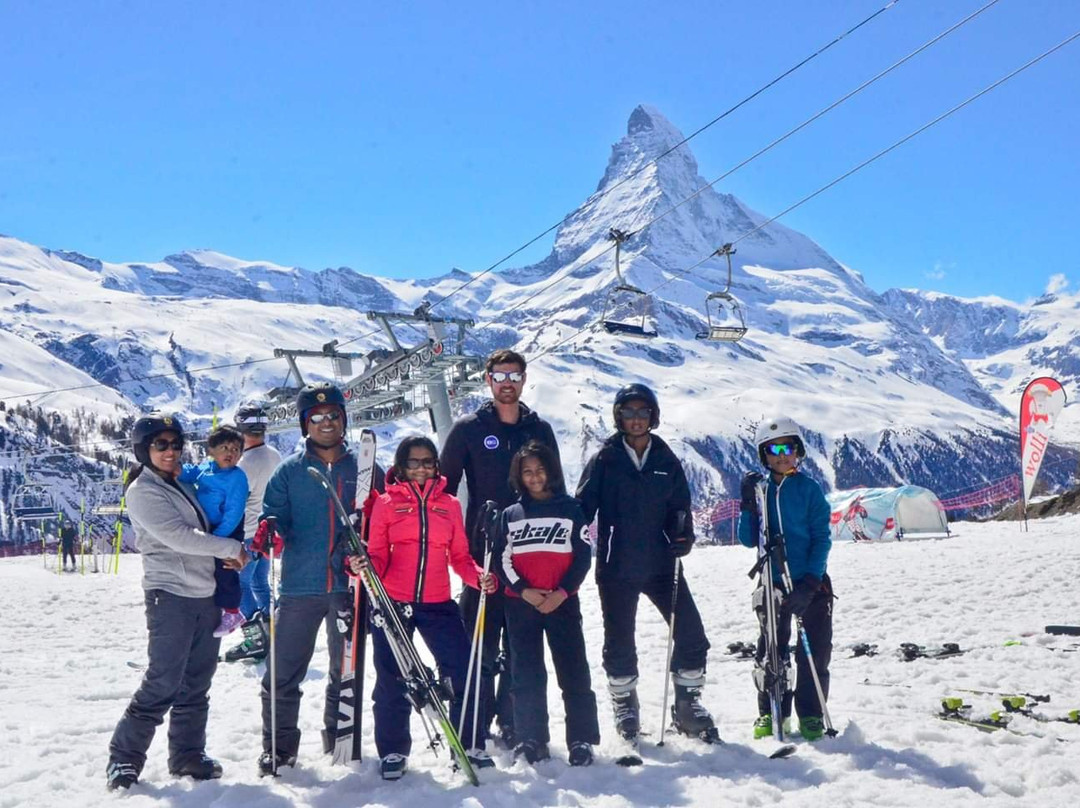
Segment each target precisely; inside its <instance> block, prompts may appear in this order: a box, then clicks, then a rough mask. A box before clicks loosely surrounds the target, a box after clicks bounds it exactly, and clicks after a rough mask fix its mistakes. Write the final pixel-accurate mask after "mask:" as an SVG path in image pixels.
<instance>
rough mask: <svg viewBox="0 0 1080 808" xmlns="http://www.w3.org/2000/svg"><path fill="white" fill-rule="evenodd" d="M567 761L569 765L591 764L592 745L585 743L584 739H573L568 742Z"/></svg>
mask: <svg viewBox="0 0 1080 808" xmlns="http://www.w3.org/2000/svg"><path fill="white" fill-rule="evenodd" d="M568 762H569V763H570V765H571V766H591V765H592V762H593V751H592V746H591V745H590V744H587V743H585V741H574V742H573V743H571V744H570V756H569V758H568Z"/></svg>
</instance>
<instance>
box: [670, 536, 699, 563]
mask: <svg viewBox="0 0 1080 808" xmlns="http://www.w3.org/2000/svg"><path fill="white" fill-rule="evenodd" d="M693 549H694V537H693V536H690V537H689V538H685V539H675V540H673V541H670V542H669V543H668V552H669V553H671V556H672V558H682V557H683V556H684V555H689V553H690V551H691V550H693Z"/></svg>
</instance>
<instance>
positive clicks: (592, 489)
mask: <svg viewBox="0 0 1080 808" xmlns="http://www.w3.org/2000/svg"><path fill="white" fill-rule="evenodd" d="M613 415H614V420H615V427H616V429H617V430H618V431H617V432H616V433H615V434H614V435H612V436H611V437H610V438H608V440H607V441H606V442H605V444H604V446H603V448H601V449H600V451H599V452H597V453H596V454H595V455H593V457H592V459H590V460H589V462H588V464H587V465H586V467H585V471H584V472H583V473H582V477H581V481H580V483H579V484H578V489H577V497H578V499H579V500H580V501H581V505H582V510H583V511H584V515H585V520H586V522H591V521H592V519H593V516H594V515H598V516H599V526H598V527H599V532H598V536H597V551H596V583H597V588H598V589H599V592H600V608H601V611H602V612H603V616H604V653H603V657H604V671H605V672H606V673H607V676H608V689H609V691H610V693H611V698H612V702H613V707H614V710H615V723H616V726H617V728H618V731H619V734H620V735H622V736H623V737H624V738H627V739H628V740H633V739H634V738H636V737H637V734H638V732H639V730H640V726H641V722H640V715H639V713H640V708H639V703H638V696H637V680H638V665H637V648H636V645H635V642H634V628H635V619H636V616H637V604H638V598H639V597H640V596H641V595H645V596H646V597H648V599H649V600H650V601H652V604H653V605H654V606H655V607H656V608H657V609H658V610H659V611H660V613H661V614H662V615H663V616H664V620H666V621H670V620H671V606H672V595H673V594H674V595H675V644H674V652H673V654H672V658H671V672H672V673H673V674H674V676H673V679H674V683H675V706H674V708H673V710H672V712H673V714H674V726H675V729H676V730H678V731H680V732H683V733H685V734H687V735H692V736H697V737H701V738H703V739H705V740H714V739H715V732H716V730H715V727H714V724H713V720H712V716H710V715H709V711H708V710H706V709H705V706H704V705H703V704H702V703H701V700H700V699H701V692H702V689H703V687H704V685H705V663H706V656H707V654H708V650H709V641H708V639H707V638H706V636H705V629H704V627H703V626H702V623H701V616H700V615H699V614H698V610H697V606H696V605H695V604H694V598H693V596H692V595H691V594H690V588H689V586H688V585H687V583H686V579H685V578H684V577H683V575H682V565H681V563H680V559H681V558H682V557H683V556H685V555H686V554H687V553H689V552H690V549H691V547H692V546H693V544H694V527H693V523H692V521H691V516H690V487H689V485H688V484H687V481H686V474H685V472H684V471H683V467H682V463H680V462H679V459H678V458H677V457H676V456H675V454H674V452H672V451H671V449H670V448H669V447H668V445H667V444H666V443H665V442H664V441H662V440H661V439H660V438H658V437H657V436H656V435H653V434H651V433H652V430H653V429H655V428H656V427H657V426H658V425H659V423H660V406H659V404H658V403H657V400H656V395H655V394H654V393H653V391H652V390H650V389H649V388H648V387H646V386H645V385H643V384H630V385H627V386H626V387H623V388H622V389H621V390H620V391H619V392H618V394H617V395H616V396H615V404H614V407H613ZM676 575H677V581H678V589H677V594H676V593H675V592H673V588H674V586H675V582H676Z"/></svg>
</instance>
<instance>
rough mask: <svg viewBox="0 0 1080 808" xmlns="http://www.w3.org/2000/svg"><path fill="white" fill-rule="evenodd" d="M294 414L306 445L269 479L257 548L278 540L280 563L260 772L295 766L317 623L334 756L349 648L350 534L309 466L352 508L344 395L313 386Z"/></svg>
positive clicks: (325, 741)
mask: <svg viewBox="0 0 1080 808" xmlns="http://www.w3.org/2000/svg"><path fill="white" fill-rule="evenodd" d="M296 412H297V414H298V415H299V418H300V431H301V433H302V434H303V435H304V437H305V438H306V439H307V440H306V441H305V443H304V446H303V448H302V449H300V450H299V451H297V452H296V453H295V454H293V455H292V456H290V457H287V458H286V459H285V460H283V461H282V462H281V465H279V466H278V467H277V469H276V470H275V471H274V473H273V474H272V475H271V476H270V482H268V483H267V485H266V494H265V496H264V497H263V512H262V519H261V520H260V522H259V528H258V530H257V531H256V534H255V539H254V541H253V543H252V544H253V549H254V550H255V551H256V552H259V553H262V554H264V555H265V554H266V553H267V552H268V548H269V545H270V544H271V543H273V545H274V547H275V552H277V553H280V554H281V561H282V564H281V566H282V571H281V594H280V597H279V599H278V607H277V623H276V626H275V631H276V638H275V642H276V654H277V660H276V665H277V681H276V683H275V689H276V693H277V710H276V713H277V761H276V762H275V761H274V760H273V759H272V751H271V749H272V746H273V744H272V738H271V711H270V671H269V668H268V669H267V672H266V675H265V676H263V680H262V722H263V731H262V743H263V754H262V756H261V757H260V758H259V764H258V769H259V774H260V775H269V774H272V773H274V772H275V771H276V770H277V769H279V768H281V767H283V766H292V765H294V764H295V763H296V755H297V752H298V750H299V748H300V726H299V716H300V697H301V691H300V685H301V683H303V681H304V677H305V676H306V675H307V670H308V665H309V664H310V662H311V657H312V654H313V653H314V652H315V640H316V636H317V635H318V632H319V624H320V623H322V624H325V626H326V642H327V649H328V651H329V655H330V665H329V669H328V674H327V680H326V701H325V703H324V707H323V727H324V729H323V733H322V748H323V751H324V752H325V753H327V754H330V753H331V752H332V751H333V748H334V737H335V733H336V730H337V714H338V699H339V696H340V692H341V659H342V653H343V646H344V636H343V635H342V633H341V632H340V631H339V630H338V624H337V613H338V612H339V611H341V612H348V611H351V609H352V602H351V601H350V600H349V593H348V584H347V579H346V573H345V551H346V549H347V547H348V540H347V538H346V529H345V527H343V526H342V525H341V524H339V523H338V520H337V519H336V518H335V516H334V513H333V510H332V509H331V506H330V503H329V500H328V499H327V497H326V491H325V490H324V489H323V487H322V486H321V485H320V484H319V483H318V482H317V481H316V480H314V479H313V478H312V476H311V475H310V474H309V473H308V471H307V469H308V467H314V468H317V469H319V471H321V472H322V473H323V474H324V475H326V476H327V477H329V478H330V481H331V482H332V483H333V485H334V487H335V489H337V492H338V495H339V496H340V498H341V501H342V503H343V504H344V505H345V507H346V508H347V509H348V510H349V511H352V510H354V509H355V500H356V476H357V460H356V456H355V455H353V454H352V452H350V451H349V450H348V449H347V447H346V446H345V427H346V415H345V396H344V394H343V393H342V392H341V390H340V389H338V388H337V387H335V386H334V385H332V384H329V383H326V382H323V383H319V384H308V385H305V386H304V387H303V388H302V389H301V390H300V393H299V395H297V397H296ZM378 485H379V481H378V478H376V487H377V486H378ZM275 764H276V765H275Z"/></svg>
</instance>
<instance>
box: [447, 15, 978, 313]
mask: <svg viewBox="0 0 1080 808" xmlns="http://www.w3.org/2000/svg"><path fill="white" fill-rule="evenodd" d="M998 2H1000V0H990V1H989V2H988V3H986V4H985V5H984V6H982V7H981V8H978V9H976V10H975V11H973V12H972V13H971V14H969V15H968V16H967V17H964V18H963V19H962V20H960V21H959V22H956V23H954V24H953V25H951V26H950V27H949V28H947V29H945V30H944V31H942V32H941V33H939V34H938V35H937V36H935V37H933V38H931V39H929V40H927V41H926V42H924V43H923V44H922V45H920V46H919V47H918V48H916V49H915V50H913V51H911V52H910V53H908V54H907V55H906V56H904V57H902V58H901V59H899V60H898V61H896V62H894V63H893V64H892V65H890V66H889V67H886V68H885V69H884V70H882V71H880V72H878V73H877V74H876V75H875V76H873V77H872V78H869V79H867V80H866V81H864V82H863V83H862V84H860V85H859V86H858V87H856V88H855V89H853V90H851V91H850V92H848V93H846V94H845V95H843V96H841V97H840V98H839V99H837V100H836V101H834V102H833V103H831V104H829V105H828V106H826V107H824V108H823V109H821V110H820V111H818V112H817V113H815V114H814V115H812V116H811V117H809V118H807V119H806V120H805V121H803V122H802V123H800V124H799V125H798V126H796V127H794V128H793V129H790V130H789V131H788V132H786V133H785V134H783V135H781V136H780V137H778V138H776V139H775V140H773V141H772V142H771V143H769V144H768V145H766V146H764V147H762V148H761V149H759V150H758V151H756V152H754V154H752V155H750V156H749V157H747V158H746V159H744V160H743V161H742V162H740V163H738V164H736V165H735V166H733V167H732V168H730V169H728V170H727V171H725V172H724V173H723V174H721V175H720V176H719V177H717V178H716V179H714V180H712V181H711V182H708V183H706V184H705V185H703V186H701V187H700V188H698V189H697V190H696V191H694V192H692V193H691V194H690V195H689V196H687V197H686V198H684V199H682V200H681V201H679V202H677V203H675V204H674V205H672V206H671V207H670V208H668V209H667V210H665V211H664V212H663V213H660V214H659V215H657V216H655V217H653V218H652V219H650V220H649V221H647V222H645V223H644V224H643V225H641V226H640V227H638V228H635V229H634V230H633V231H628V232H627V235H628V236H636V235H638V234H639V233H641V232H642V231H643V230H645V229H646V228H648V227H650V226H651V225H653V224H656V222H658V221H660V220H661V219H663V218H664V217H665V216H668V215H669V214H671V213H674V212H675V211H676V210H678V209H679V208H681V207H682V206H683V205H685V204H687V203H688V202H691V201H693V200H694V199H696V198H697V197H698V196H700V195H701V194H702V193H704V192H705V191H706V190H707V189H709V188H712V187H714V186H715V185H716V184H717V183H719V182H721V181H722V180H725V179H727V178H728V177H730V176H731V175H732V174H734V173H735V172H736V171H739V170H740V169H742V168H745V167H746V166H747V165H749V164H750V163H752V162H753V161H754V160H756V159H757V158H759V157H761V156H763V155H764V154H766V153H767V152H769V151H771V150H772V149H774V148H775V147H776V146H779V145H780V144H781V143H783V142H784V141H786V140H787V139H788V138H790V137H792V136H793V135H795V134H797V133H798V132H800V131H801V130H803V129H805V128H806V127H807V126H809V125H810V124H812V123H813V122H814V121H816V120H818V119H820V118H822V117H823V116H825V115H826V114H828V113H829V112H831V111H832V110H834V109H836V108H837V107H838V106H840V105H841V104H843V103H845V102H846V101H848V100H850V99H851V98H853V97H854V96H856V95H858V94H859V93H861V92H862V91H863V90H865V89H867V88H868V87H870V86H871V85H873V84H875V83H876V82H878V81H879V80H881V79H883V78H884V77H885V76H887V75H888V74H889V73H891V72H893V71H894V70H896V69H897V68H899V67H900V66H901V65H903V64H905V63H907V62H909V61H910V60H911V59H913V58H914V57H915V56H917V55H919V54H920V53H922V52H923V51H925V50H926V49H928V48H930V47H933V46H934V45H935V44H937V43H938V42H940V41H941V40H942V39H944V38H945V37H947V36H948V35H949V34H951V33H953V32H954V31H956V30H957V29H958V28H960V27H962V26H964V25H966V24H967V23H969V22H971V21H972V20H973V19H975V18H976V17H978V16H979V15H980V14H982V13H983V12H984V11H987V10H988V9H990V8H991V7H992V6H994V5H996V4H997V3H998ZM885 8H888V6H886V7H885ZM885 8H882V9H880V10H879V11H878V12H877V14H880V13H881V12H882V11H884V10H885ZM875 16H876V15H875ZM870 19H872V17H871V18H867V20H864V21H863V23H861V24H865V23H866V22H869V20H870ZM861 24H860V25H861ZM857 27H859V26H856V28H857ZM852 30H855V29H852ZM848 33H850V31H849V32H848ZM836 41H839V40H836ZM789 72H790V71H789ZM785 75H786V74H785ZM781 78H782V77H781ZM778 80H779V79H776V80H774V82H773V83H775V81H778ZM763 89H764V88H763ZM759 92H760V91H759ZM751 97H753V96H751ZM746 100H749V98H747V99H746ZM741 103H745V101H744V102H740V104H741ZM737 106H738V105H737ZM737 106H736V107H732V110H730V111H734V110H735V109H736V108H737ZM726 115H727V113H724V115H722V116H720V118H723V117H725V116H726ZM720 118H717V119H716V120H717V121H718V120H720ZM714 122H715V121H714ZM709 125H711V124H709ZM705 128H707V127H703V128H702V129H699V130H698V131H697V132H695V133H694V134H693V135H691V136H690V137H693V136H694V135H696V134H698V133H700V132H701V131H704V129H705ZM689 139H690V138H689V137H688V138H684V139H683V140H682V141H680V143H679V144H677V145H676V146H673V147H671V149H669V150H668V151H666V152H664V153H663V154H662V155H660V157H663V156H665V155H667V154H670V153H671V152H672V151H674V150H675V149H676V148H678V146H681V145H682V144H684V143H686V142H687V141H688V140H689ZM659 159H660V158H659V157H657V158H656V159H655V160H653V161H651V162H649V163H646V164H644V165H642V166H640V167H639V168H637V169H635V170H634V171H633V172H631V173H630V174H628V175H627V176H626V177H624V178H623V179H622V180H620V181H619V182H618V183H616V184H615V185H613V186H612V187H611V188H609V189H606V190H605V191H604V193H607V192H608V191H611V190H614V188H616V187H618V186H619V185H621V184H622V183H624V182H626V181H628V180H629V179H631V178H632V177H634V176H636V175H637V174H638V173H639V172H640V171H641V170H642V169H644V168H645V167H647V166H650V165H653V164H654V163H655V162H656V160H659ZM548 232H550V230H549V231H548ZM610 249H613V248H612V247H609V248H608V250H610ZM608 250H605V251H604V252H602V253H600V254H599V255H597V256H595V257H594V258H593V259H591V260H593V261H595V260H597V259H598V258H600V257H602V256H603V255H605V254H606V253H607V252H608ZM709 257H710V258H711V257H712V255H710V256H709ZM707 260H708V258H706V259H704V260H703V261H702V262H701V263H704V262H705V261H707ZM495 266H497V265H495ZM698 266H701V264H700V263H699V264H695V265H694V267H691V269H696V268H697V267H698ZM493 268H494V267H491V268H489V269H488V270H485V271H484V272H488V271H490V269H493ZM689 271H690V270H683V272H684V273H685V272H689ZM481 274H484V273H481ZM563 275H565V273H563ZM476 277H479V275H477V276H476ZM562 279H563V277H559V278H557V279H553V280H552V281H551V282H550V283H548V284H546V285H545V286H543V287H542V288H541V289H540V290H538V291H537V292H534V293H533V294H532V295H529V296H528V297H527V298H525V299H524V300H522V301H521V302H520V303H517V304H515V305H514V306H512V307H511V308H509V309H506V310H504V311H502V312H500V314H499V315H498V317H497V318H496V319H494V320H491V321H490V322H488V323H484V324H481V325H479V326H478V327H477V328H476V331H481V330H483V329H484V328H487V327H488V326H489V325H495V324H496V323H497V322H498V321H499V320H501V319H502V318H504V317H505V316H506V315H507V314H510V313H511V312H513V311H515V310H516V309H518V308H520V307H521V306H523V305H525V304H526V303H527V302H528V301H530V300H532V299H533V298H534V297H536V296H537V295H540V294H542V293H543V292H545V291H547V290H548V289H550V288H551V287H552V286H554V285H555V283H557V282H558V281H561V280H562ZM473 280H475V278H473ZM471 282H472V281H468V282H467V283H466V284H464V285H463V286H462V287H459V289H460V288H464V286H466V285H468V283H471ZM619 282H620V283H621V282H622V281H621V280H620V281H619ZM729 285H730V282H729ZM456 291H458V290H455V291H454V292H451V293H450V294H448V295H447V296H446V298H443V300H445V299H447V298H449V297H451V296H453V294H455V293H456ZM439 302H442V301H439ZM435 305H437V304H435Z"/></svg>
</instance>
